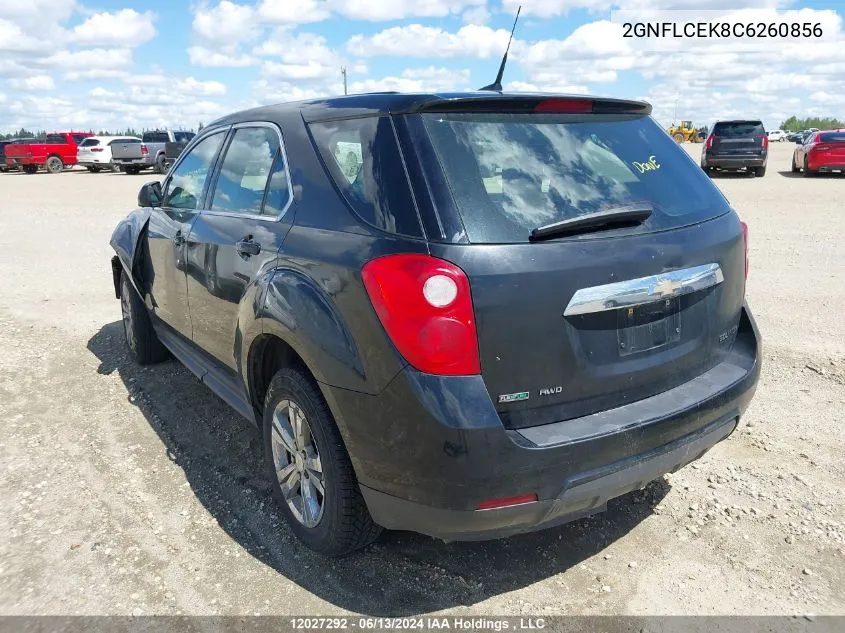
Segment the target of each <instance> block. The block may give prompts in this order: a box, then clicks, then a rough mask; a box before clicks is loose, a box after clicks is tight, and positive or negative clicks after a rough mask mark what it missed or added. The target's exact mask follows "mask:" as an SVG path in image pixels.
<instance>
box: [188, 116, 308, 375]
mask: <svg viewBox="0 0 845 633" xmlns="http://www.w3.org/2000/svg"><path fill="white" fill-rule="evenodd" d="M177 169H178V168H177ZM290 204H291V196H290V192H289V187H288V167H287V162H286V159H285V154H284V149H283V145H282V135H281V131H280V130H279V128H278V127H277V126H276V125H274V124H271V123H244V124H239V125H236V126H234V127H233V128H232V132H231V134H230V135H229V139H228V140H227V143H226V146H225V149H224V151H223V153H222V158H221V160H220V161H219V165H218V168H217V170H216V172H215V174H214V177H213V181H212V183H211V185H210V187H209V193H208V201H207V208H206V209H204V210H203V211H202V213H201V214H200V215H199V217H198V218H197V220H196V222H195V223H194V224H193V228H192V230H191V235H190V238H189V244H188V258H189V260H190V261H191V268H190V271H189V274H188V296H189V300H190V306H191V321H192V323H193V339H194V342H195V343H196V344H197V345H198V346H199V347H201V348H202V349H204V350H205V351H206V352H209V353H210V354H212V355H213V356H214V357H216V358H217V359H218V360H219V361H221V363H222V364H223V365H225V366H226V367H228V368H229V369H232V370H236V369H237V359H236V358H235V345H236V341H237V340H238V332H239V316H238V315H239V312H240V308H241V305H242V304H243V303H244V302H245V301H246V302H249V298H250V297H254V292H255V291H256V283H255V282H256V280H257V279H258V278H259V277H260V276H261V274H262V273H263V272H264V271H266V270H269V269H271V268H272V267H273V265H274V263H275V262H276V258H277V254H278V251H279V248H280V247H281V245H282V242H283V241H284V239H285V236H286V235H287V233H288V231H289V230H290V227H291V220H292V218H291V217H290V216H292V215H293V214H292V213H291V214H288V208H289V206H290Z"/></svg>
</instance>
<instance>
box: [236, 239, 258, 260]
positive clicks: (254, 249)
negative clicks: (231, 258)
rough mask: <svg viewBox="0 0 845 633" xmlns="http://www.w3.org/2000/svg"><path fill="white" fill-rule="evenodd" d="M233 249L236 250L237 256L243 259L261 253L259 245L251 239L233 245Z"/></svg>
mask: <svg viewBox="0 0 845 633" xmlns="http://www.w3.org/2000/svg"><path fill="white" fill-rule="evenodd" d="M235 248H237V249H238V253H239V254H241V255H243V256H245V257H249V256H250V255H258V253H260V252H261V244H259V243H258V242H254V241H252V239H251V237H250V238H247V239H245V240H242V241H240V242H238V243H237V244H236V245H235Z"/></svg>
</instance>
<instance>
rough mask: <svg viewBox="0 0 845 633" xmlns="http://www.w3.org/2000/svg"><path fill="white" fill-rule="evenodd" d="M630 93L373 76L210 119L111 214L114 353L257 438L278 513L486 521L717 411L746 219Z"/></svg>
mask: <svg viewBox="0 0 845 633" xmlns="http://www.w3.org/2000/svg"><path fill="white" fill-rule="evenodd" d="M650 113H651V107H650V106H649V105H648V104H645V103H642V102H634V101H622V100H613V99H603V98H590V97H581V96H579V97H565V96H556V95H525V94H521V95H510V94H501V93H461V94H395V93H385V94H371V95H360V96H349V97H339V98H334V99H322V100H314V101H308V102H300V103H291V104H284V105H278V106H272V107H264V108H259V109H255V110H250V111H245V112H240V113H238V114H234V115H231V116H228V117H226V118H223V119H220V120H218V121H215V122H214V123H212V124H210V125H209V126H208V127H206V128H204V129H203V130H202V132H201V133H200V134H199V135H198V136H197V137H196V138H195V139H193V140H192V141H191V142H190V144H189V145H188V146H187V147H186V149H185V150H184V152H183V153H182V154H181V155H180V157H179V159H178V160H177V162H176V163H175V165H174V166H173V168H172V169H171V170H170V171H169V173H168V174H167V175H166V177H165V178H164V180H163V182H162V183H158V182H154V183H149V184H147V185H145V186H144V187H143V188H142V190H141V192H140V194H139V204H140V208H139V209H137V210H136V211H134V212H132V213H131V214H130V215H129V216H128V217H127V218H126V220H124V221H122V222H121V223H120V224H119V225H118V227H117V228H116V230H115V232H114V234H113V237H112V241H111V244H112V246H113V248H114V249H115V251H116V253H117V254H116V255H115V257H114V258H113V260H112V267H113V273H114V275H113V277H114V286H115V292H116V295H117V297H118V298H119V299H120V300H121V306H122V311H123V320H124V324H125V331H126V339H127V342H128V346H129V349H130V350H131V352H132V354H133V355H134V357H135V358H136V359H137V360H138V361H139V362H141V363H150V362H154V361H159V360H163V359H165V358H167V357H168V356H169V355H171V354H172V355H173V356H175V357H176V358H177V359H178V360H179V361H181V362H182V363H184V364H185V365H186V366H187V367H188V368H190V369H191V370H192V371H193V372H194V373H195V374H196V375H197V376H198V377H199V378H200V379H201V380H202V382H204V383H205V384H207V385H208V386H209V387H210V388H211V389H212V390H213V391H214V392H216V393H217V394H218V395H219V396H220V397H222V398H223V399H224V400H225V401H227V402H228V403H230V404H231V405H232V407H233V408H234V409H235V410H236V411H238V412H239V413H240V414H241V415H243V416H244V417H245V418H246V419H248V420H249V421H250V422H252V423H253V424H255V425H256V426H257V427H258V428H259V429H260V430H261V432H262V434H263V438H264V445H265V449H266V462H267V468H268V472H269V473H270V476H271V477H272V481H273V488H274V491H275V494H276V496H277V497H278V499H279V501H280V508H281V511H282V512H283V513H284V514H285V516H286V518H287V519H288V521H289V523H290V525H291V528H292V529H293V531H294V532H295V533H296V534H297V536H298V537H299V538H301V539H302V540H303V541H304V542H305V543H306V544H307V545H308V546H310V547H312V548H313V549H315V550H318V551H320V552H323V553H326V554H332V555H337V554H343V553H346V552H349V551H352V550H354V549H357V548H360V547H362V546H364V545H366V544H367V543H369V542H371V541H372V540H373V539H375V538H376V537H377V535H378V533H379V531H380V529H381V528H382V527H385V528H394V529H407V530H414V531H418V532H422V533H425V534H430V535H432V536H435V537H440V538H443V539H446V540H470V539H488V538H495V537H500V536H506V535H509V534H515V533H519V532H526V531H531V530H536V529H540V528H545V527H549V526H553V525H556V524H560V523H562V522H565V521H568V520H572V519H573V518H576V517H581V516H585V515H588V514H592V513H595V512H599V511H601V510H603V509H604V508H605V506H606V503H607V501H608V500H609V499H612V498H614V497H617V496H619V495H622V494H625V493H627V492H629V491H632V490H635V489H639V488H641V487H643V486H645V485H646V484H647V483H648V482H650V481H652V480H654V479H656V478H658V477H660V476H661V475H663V474H664V473H667V472H671V471H674V470H677V469H678V468H680V467H682V466H684V465H685V464H687V463H688V462H690V461H692V460H694V459H696V458H698V457H700V456H701V455H702V454H703V453H704V452H705V451H707V450H708V449H709V448H710V447H712V446H713V445H714V444H716V443H717V442H719V441H720V440H722V439H724V438H726V437H727V436H728V435H730V434H731V432H732V431H733V430H734V429H735V428H736V425H737V423H738V420H739V416H740V415H741V414H742V413H743V411H744V410H745V408H746V406H747V404H748V402H749V400H750V399H751V397H752V394H753V392H754V389H755V386H756V383H757V379H758V375H759V371H760V338H759V334H758V332H757V328H756V326H755V324H754V319H753V318H752V315H751V312H750V311H749V309H748V307H747V306H746V304H745V280H746V276H747V270H748V263H747V262H748V259H747V244H746V242H747V232H746V228H745V225H744V224H743V223H742V222H741V221H740V219H739V218H738V216H737V214H736V212H735V211H734V210H733V209H732V208H731V207H730V205H729V204H728V202H727V201H726V199H725V198H724V197H723V196H722V195H721V194H720V193H719V191H718V189H717V188H716V187H715V186H714V185H713V184H712V183H711V181H710V179H709V178H707V176H706V175H705V174H704V173H703V172H702V171H701V169H699V167H698V166H697V165H696V164H695V162H694V161H692V160H691V159H690V158H689V157H688V156H687V154H686V153H685V152H684V151H683V149H680V148H678V147H677V146H676V144H675V143H674V141H673V140H672V139H671V138H670V137H668V136H667V135H666V133H665V132H664V131H663V130H662V129H661V128H660V127H659V126H658V125H657V124H656V123H655V122H654V121H653V120H652V118H651V117H650Z"/></svg>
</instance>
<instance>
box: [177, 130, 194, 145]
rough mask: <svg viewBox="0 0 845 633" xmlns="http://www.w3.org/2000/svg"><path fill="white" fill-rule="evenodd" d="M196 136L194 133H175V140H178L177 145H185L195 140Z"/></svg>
mask: <svg viewBox="0 0 845 633" xmlns="http://www.w3.org/2000/svg"><path fill="white" fill-rule="evenodd" d="M194 136H196V134H194V133H193V132H174V133H173V138H174V139H175V140H176V142H177V143H184V142H185V141H190V140H191V139H192V138H194Z"/></svg>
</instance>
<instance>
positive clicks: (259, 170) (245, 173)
mask: <svg viewBox="0 0 845 633" xmlns="http://www.w3.org/2000/svg"><path fill="white" fill-rule="evenodd" d="M280 154H281V152H280V144H279V135H278V133H277V132H276V131H275V130H273V129H270V128H267V127H242V128H238V129H236V130H235V133H234V134H233V135H232V142H231V143H229V147H228V148H227V149H226V155H225V156H224V157H223V162H222V163H221V167H220V176H219V177H218V178H217V184H216V186H215V188H214V196H213V198H212V202H211V210H212V211H225V212H228V213H244V214H249V215H259V214H260V213H262V208H265V209H266V211H265V212H266V213H267V214H268V215H277V214H278V213H279V212H280V211H281V209H282V207H283V206H284V203H285V202H287V174H286V171H285V168H284V163H283V162H281V160H280V159H279V157H280ZM265 192H266V194H267V195H266V197H267V202H266V204H265Z"/></svg>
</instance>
